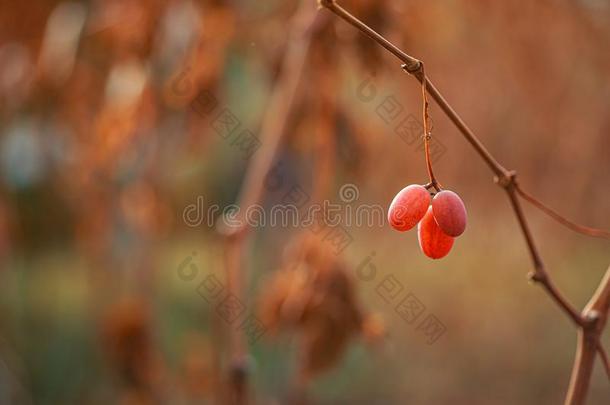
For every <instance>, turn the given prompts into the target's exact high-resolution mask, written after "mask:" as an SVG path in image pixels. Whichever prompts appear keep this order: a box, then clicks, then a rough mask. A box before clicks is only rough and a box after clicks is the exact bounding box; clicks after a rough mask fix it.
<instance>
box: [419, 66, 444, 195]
mask: <svg viewBox="0 0 610 405" xmlns="http://www.w3.org/2000/svg"><path fill="white" fill-rule="evenodd" d="M420 69H421V75H422V77H424V80H423V81H422V86H421V95H422V121H423V123H424V135H423V137H424V154H425V155H426V169H427V170H428V178H429V179H430V184H432V186H433V187H434V188H436V190H437V191H440V190H439V189H438V182H437V181H436V178H435V177H434V171H433V170H432V161H431V160H430V139H431V138H432V132H431V128H430V114H429V112H428V109H429V103H428V95H427V92H426V85H425V83H426V80H425V77H426V73H425V71H424V64H423V62H420Z"/></svg>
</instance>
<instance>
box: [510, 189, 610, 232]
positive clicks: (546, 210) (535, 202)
mask: <svg viewBox="0 0 610 405" xmlns="http://www.w3.org/2000/svg"><path fill="white" fill-rule="evenodd" d="M516 191H517V193H519V195H520V196H521V197H523V199H524V200H526V201H528V202H529V203H530V204H532V205H533V206H535V207H536V208H538V209H539V210H540V211H542V212H544V213H545V214H547V215H548V216H550V217H551V218H553V219H554V220H555V221H557V222H559V223H560V224H562V225H564V226H565V227H567V228H569V229H571V230H573V231H574V232H577V233H581V234H583V235H587V236H591V237H594V238H602V239H610V232H608V231H605V230H603V229H597V228H591V227H588V226H583V225H579V224H577V223H574V222H572V221H570V220H569V219H567V218H565V217H564V216H562V215H560V214H558V213H557V212H556V211H554V210H553V209H551V208H549V207H548V206H546V205H545V204H544V203H543V202H542V201H540V200H538V199H536V198H535V197H534V196H532V195H531V194H529V193H528V192H526V191H524V190H523V189H522V188H521V187H519V186H517V187H516Z"/></svg>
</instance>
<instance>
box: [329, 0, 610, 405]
mask: <svg viewBox="0 0 610 405" xmlns="http://www.w3.org/2000/svg"><path fill="white" fill-rule="evenodd" d="M319 4H320V6H321V7H323V8H326V9H328V10H329V11H331V12H332V13H334V14H335V15H337V16H338V17H340V18H341V19H343V20H344V21H346V22H347V23H349V24H351V25H352V26H354V27H355V28H357V29H358V30H360V31H361V32H362V33H364V34H366V35H367V36H369V37H370V38H371V39H373V40H374V41H376V42H377V43H378V44H379V45H381V46H382V47H384V48H385V49H386V50H388V51H389V52H390V53H392V54H393V55H394V56H396V57H397V58H398V59H399V60H400V61H401V62H402V63H403V64H402V69H403V70H404V71H406V72H407V73H409V74H411V75H412V76H414V77H415V78H416V79H417V80H418V81H419V82H420V83H421V84H422V91H423V97H424V136H425V138H424V139H425V145H426V147H425V149H426V160H427V162H428V174H429V176H430V184H428V185H426V188H428V189H429V188H430V187H435V188H436V185H437V184H436V181H435V179H434V176H433V174H432V167H431V165H430V163H429V153H428V142H427V141H428V140H429V139H426V138H427V136H428V135H429V134H428V133H427V122H426V121H427V100H426V93H425V90H427V91H428V93H430V95H431V96H432V98H433V99H434V100H435V101H436V102H437V104H438V105H439V107H440V108H441V109H442V110H443V112H444V113H445V114H446V115H447V117H448V118H449V119H450V120H451V121H452V122H453V124H454V125H455V126H456V127H457V129H458V130H459V131H460V132H461V134H462V135H463V136H464V138H465V139H466V140H467V141H468V142H469V143H470V144H471V146H472V147H473V148H474V149H475V151H476V152H477V153H478V154H479V156H480V157H481V158H482V159H483V160H484V161H485V163H486V164H487V165H488V166H489V168H490V170H491V171H492V172H493V174H494V175H495V181H496V183H497V184H498V185H500V186H501V187H502V188H504V190H505V191H506V193H507V196H508V199H509V201H510V204H511V206H512V208H513V211H514V214H515V216H516V217H517V221H518V223H519V226H520V228H521V232H522V234H523V237H524V239H525V242H526V244H527V247H528V250H529V252H530V256H531V259H532V262H533V265H534V270H533V272H531V273H530V275H529V277H530V279H531V280H532V281H534V282H536V283H539V284H540V285H542V287H543V288H544V290H545V291H546V292H547V293H548V294H549V296H550V297H551V298H552V299H553V301H554V302H555V303H556V304H557V305H558V306H559V307H560V308H561V309H562V311H563V312H564V313H565V314H566V315H567V316H568V317H569V318H570V319H571V320H572V321H573V323H574V324H575V325H576V326H577V328H578V330H579V334H578V336H579V339H578V347H577V353H576V359H575V361H574V366H573V370H572V377H571V379H570V385H569V387H568V392H567V395H566V401H565V403H566V404H583V403H584V402H585V399H586V395H587V392H588V387H589V382H590V380H591V374H592V371H593V365H594V360H595V358H596V355H597V354H599V356H600V358H601V360H602V362H603V363H604V364H605V365H606V367H607V364H608V360H607V356H606V355H605V351H604V350H603V348H602V346H601V343H600V336H601V334H602V332H603V329H604V327H605V324H606V320H607V318H608V312H609V310H610V268H608V270H607V271H606V274H605V276H604V278H603V279H602V281H601V282H600V284H599V286H598V289H597V291H596V293H595V294H594V295H593V297H592V298H591V300H590V301H589V303H588V304H587V306H586V307H585V308H584V309H583V311H581V312H578V311H577V310H576V309H575V308H574V307H573V306H572V305H571V304H570V303H569V302H568V300H567V299H566V298H565V297H564V295H563V294H562V293H561V292H560V291H559V289H558V288H557V287H556V286H555V284H554V283H553V281H552V279H551V277H550V275H549V274H548V272H547V271H546V269H545V267H544V263H543V261H542V258H541V256H540V253H539V252H538V249H537V247H536V244H535V242H534V238H533V236H532V233H531V231H530V229H529V225H528V222H527V219H526V217H525V214H524V212H523V209H522V207H521V203H520V201H519V197H522V198H523V199H525V200H526V201H528V202H530V203H531V204H533V205H534V207H536V208H538V209H540V210H542V211H543V212H544V213H546V214H547V215H549V216H551V218H553V219H555V220H557V221H558V222H559V223H561V224H562V225H564V226H566V227H568V228H569V229H571V230H573V231H575V232H579V233H582V234H585V235H588V236H593V237H601V238H610V232H607V231H604V230H600V229H595V228H588V227H584V226H581V225H577V224H575V223H573V222H571V221H569V220H567V219H566V218H564V217H563V216H561V215H559V214H557V213H556V212H555V211H553V210H552V209H550V208H549V207H547V206H546V205H544V204H543V203H542V202H540V201H538V200H536V199H535V198H533V197H532V196H530V195H529V194H528V193H526V192H525V191H523V189H522V188H521V187H520V186H519V185H518V183H517V181H516V172H515V171H510V170H508V169H506V168H505V167H504V166H502V165H501V164H500V163H499V162H498V161H497V160H496V159H495V157H494V156H493V155H492V154H491V153H490V152H489V151H488V150H487V148H486V147H485V146H484V145H483V143H482V142H481V141H480V140H479V138H478V137H477V136H476V135H475V134H474V133H473V132H472V130H471V129H470V128H469V127H468V126H467V125H466V123H465V122H464V121H463V120H462V118H461V117H460V116H459V115H458V114H457V112H456V111H455V110H454V109H453V107H452V106H451V105H450V104H449V103H448V102H447V101H446V100H445V98H444V97H443V95H442V94H441V93H440V92H439V91H438V89H437V88H436V87H435V86H434V84H433V83H432V82H431V81H430V79H429V78H428V77H427V76H426V75H425V73H424V67H423V63H422V62H421V61H420V60H418V59H416V58H414V57H412V56H410V55H408V54H406V53H405V52H404V51H402V50H401V49H399V48H398V47H397V46H396V45H394V44H392V43H391V42H390V41H388V40H387V39H386V38H384V37H383V36H381V35H380V34H379V33H377V32H376V31H374V30H373V29H372V28H370V27H369V26H368V25H366V24H365V23H363V22H362V21H360V20H359V19H358V18H356V17H354V16H353V15H352V14H350V13H349V12H348V11H346V10H345V9H344V8H342V7H341V6H339V5H338V4H337V2H336V1H335V0H319ZM607 368H608V367H607Z"/></svg>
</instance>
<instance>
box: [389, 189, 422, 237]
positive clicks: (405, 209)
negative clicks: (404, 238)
mask: <svg viewBox="0 0 610 405" xmlns="http://www.w3.org/2000/svg"><path fill="white" fill-rule="evenodd" d="M429 206H430V194H429V193H428V190H426V189H425V188H424V187H423V186H420V185H419V184H411V185H410V186H407V187H405V188H403V189H402V190H400V191H399V192H398V194H396V197H394V199H393V200H392V203H391V204H390V209H389V210H388V222H390V225H392V228H394V229H396V230H397V231H401V232H404V231H408V230H409V229H411V228H413V227H414V226H415V225H417V223H418V222H419V221H420V220H421V219H422V218H423V216H424V215H425V214H426V210H427V209H428V207H429Z"/></svg>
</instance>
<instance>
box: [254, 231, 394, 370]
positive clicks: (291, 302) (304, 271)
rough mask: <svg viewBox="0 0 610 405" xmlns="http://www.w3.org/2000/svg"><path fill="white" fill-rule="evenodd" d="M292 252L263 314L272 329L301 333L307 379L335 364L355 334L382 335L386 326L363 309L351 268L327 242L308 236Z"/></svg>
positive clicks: (265, 299) (274, 282)
mask: <svg viewBox="0 0 610 405" xmlns="http://www.w3.org/2000/svg"><path fill="white" fill-rule="evenodd" d="M288 252H289V254H288V258H287V260H286V262H285V263H284V266H283V267H282V269H281V270H280V271H278V272H277V273H276V274H275V275H274V277H273V279H272V281H271V285H270V288H269V289H268V290H267V291H266V292H265V295H264V296H263V299H262V301H261V305H260V314H261V320H262V322H263V323H264V324H265V325H266V326H267V327H268V328H269V330H271V331H278V330H290V331H296V332H297V333H298V334H299V335H300V338H301V340H300V349H301V358H300V370H299V372H300V375H299V379H300V381H302V382H307V381H309V380H310V379H311V378H312V377H314V376H316V375H317V374H319V373H321V372H323V371H325V370H328V369H330V368H331V367H333V366H334V365H335V364H336V363H337V362H338V361H339V359H340V358H341V355H342V354H343V353H344V351H345V349H346V347H347V344H348V342H349V340H350V339H351V338H353V337H356V336H358V335H359V334H361V333H362V334H364V335H365V337H366V338H367V340H369V339H374V338H376V337H379V336H381V335H382V334H383V324H382V322H381V321H380V320H379V319H377V321H376V323H375V322H371V320H372V319H374V318H370V317H367V316H366V315H365V314H364V313H363V312H362V310H361V309H360V305H359V302H358V300H357V298H356V294H355V285H354V280H353V277H352V274H351V272H350V270H349V268H348V267H347V265H346V264H345V263H344V262H343V261H342V260H341V259H339V258H338V257H337V256H336V255H335V254H334V252H333V251H332V250H331V249H329V247H328V245H327V244H324V243H322V242H321V241H320V240H319V238H317V237H315V236H312V235H305V236H304V237H300V238H297V239H296V241H295V244H294V245H293V248H292V249H288Z"/></svg>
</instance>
